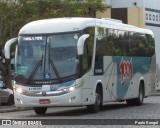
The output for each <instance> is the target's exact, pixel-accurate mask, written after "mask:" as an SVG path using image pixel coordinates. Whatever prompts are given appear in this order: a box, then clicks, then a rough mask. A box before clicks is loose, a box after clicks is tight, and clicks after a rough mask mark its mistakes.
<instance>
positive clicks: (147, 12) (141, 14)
mask: <svg viewBox="0 0 160 128" xmlns="http://www.w3.org/2000/svg"><path fill="white" fill-rule="evenodd" d="M104 3H105V4H106V10H105V11H104V12H103V13H102V12H96V17H97V18H113V19H119V20H122V22H123V23H126V24H131V25H134V26H137V27H142V28H147V29H150V30H152V31H153V33H154V35H155V42H156V44H155V45H156V56H157V80H158V84H157V87H156V89H157V90H160V57H159V56H160V52H159V51H160V50H159V49H160V0H104Z"/></svg>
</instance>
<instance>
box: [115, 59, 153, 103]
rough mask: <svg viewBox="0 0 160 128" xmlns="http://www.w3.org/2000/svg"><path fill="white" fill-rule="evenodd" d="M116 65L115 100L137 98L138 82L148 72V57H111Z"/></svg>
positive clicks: (149, 63) (149, 60)
mask: <svg viewBox="0 0 160 128" xmlns="http://www.w3.org/2000/svg"><path fill="white" fill-rule="evenodd" d="M113 62H115V63H117V100H124V99H128V98H136V97H138V92H139V91H138V90H139V84H140V80H141V79H144V76H145V75H146V74H147V73H148V72H150V71H149V68H150V65H151V58H150V57H124V56H123V57H120V56H116V57H113Z"/></svg>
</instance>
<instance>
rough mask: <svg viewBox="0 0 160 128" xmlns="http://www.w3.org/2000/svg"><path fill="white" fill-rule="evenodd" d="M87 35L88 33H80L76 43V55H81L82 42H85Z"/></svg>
mask: <svg viewBox="0 0 160 128" xmlns="http://www.w3.org/2000/svg"><path fill="white" fill-rule="evenodd" d="M88 37H89V34H84V35H82V36H81V37H80V38H79V39H78V43H77V51H78V55H82V54H83V49H84V43H85V40H86V39H87V38H88Z"/></svg>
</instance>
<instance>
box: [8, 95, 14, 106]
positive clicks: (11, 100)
mask: <svg viewBox="0 0 160 128" xmlns="http://www.w3.org/2000/svg"><path fill="white" fill-rule="evenodd" d="M13 104H14V96H13V95H10V96H9V98H8V101H7V105H13Z"/></svg>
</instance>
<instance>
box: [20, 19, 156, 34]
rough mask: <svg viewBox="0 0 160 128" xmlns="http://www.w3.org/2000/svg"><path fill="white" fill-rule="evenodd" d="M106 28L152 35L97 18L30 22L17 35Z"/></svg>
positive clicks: (115, 21)
mask: <svg viewBox="0 0 160 128" xmlns="http://www.w3.org/2000/svg"><path fill="white" fill-rule="evenodd" d="M95 26H98V27H106V28H113V29H120V30H127V31H135V32H140V33H147V34H151V35H153V32H152V31H150V30H148V29H143V28H138V27H135V26H132V25H127V24H124V23H122V22H120V21H119V20H114V19H109V18H106V19H97V18H82V17H74V18H53V19H44V20H37V21H33V22H30V23H28V24H26V25H25V26H23V27H22V28H21V30H20V32H19V35H25V34H27V35H28V34H49V33H61V32H71V31H79V30H83V29H84V28H86V27H95Z"/></svg>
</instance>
